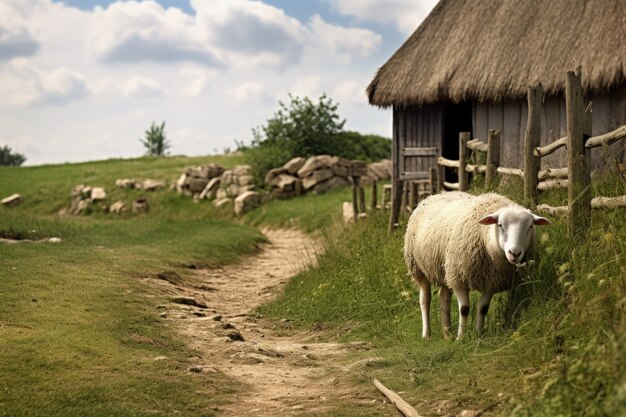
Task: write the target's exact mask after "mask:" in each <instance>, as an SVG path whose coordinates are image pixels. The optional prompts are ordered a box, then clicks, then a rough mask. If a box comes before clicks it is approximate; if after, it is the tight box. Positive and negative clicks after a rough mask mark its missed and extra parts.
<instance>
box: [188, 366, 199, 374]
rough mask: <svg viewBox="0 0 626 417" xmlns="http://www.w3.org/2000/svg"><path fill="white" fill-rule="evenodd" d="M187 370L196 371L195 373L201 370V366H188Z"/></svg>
mask: <svg viewBox="0 0 626 417" xmlns="http://www.w3.org/2000/svg"><path fill="white" fill-rule="evenodd" d="M188 371H189V372H193V373H196V374H199V373H200V372H202V367H201V366H190V367H189V369H188Z"/></svg>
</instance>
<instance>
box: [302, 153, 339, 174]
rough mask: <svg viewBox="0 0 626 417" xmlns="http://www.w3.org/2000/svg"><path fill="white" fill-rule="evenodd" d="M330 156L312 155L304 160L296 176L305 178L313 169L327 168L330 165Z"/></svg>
mask: <svg viewBox="0 0 626 417" xmlns="http://www.w3.org/2000/svg"><path fill="white" fill-rule="evenodd" d="M331 162H332V157H331V156H330V155H317V156H312V157H310V158H309V159H307V160H306V162H305V163H304V165H302V168H300V169H299V170H298V176H299V177H300V178H305V177H308V176H309V175H311V173H313V171H317V170H319V169H323V168H329V167H330V166H332V164H331Z"/></svg>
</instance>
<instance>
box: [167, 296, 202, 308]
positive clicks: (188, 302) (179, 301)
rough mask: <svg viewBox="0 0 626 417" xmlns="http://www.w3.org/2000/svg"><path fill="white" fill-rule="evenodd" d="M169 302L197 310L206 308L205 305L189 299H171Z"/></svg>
mask: <svg viewBox="0 0 626 417" xmlns="http://www.w3.org/2000/svg"><path fill="white" fill-rule="evenodd" d="M171 301H172V302H173V303H176V304H184V305H188V306H194V307H198V308H208V307H207V305H206V304H205V303H203V302H201V301H197V300H196V299H195V298H191V297H172V298H171Z"/></svg>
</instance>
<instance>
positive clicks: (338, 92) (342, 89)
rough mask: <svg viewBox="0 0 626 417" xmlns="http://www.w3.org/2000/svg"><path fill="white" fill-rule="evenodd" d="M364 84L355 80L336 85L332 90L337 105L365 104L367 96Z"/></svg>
mask: <svg viewBox="0 0 626 417" xmlns="http://www.w3.org/2000/svg"><path fill="white" fill-rule="evenodd" d="M365 85H366V83H365V82H359V81H356V80H348V81H344V82H342V83H340V84H338V85H337V86H336V87H335V89H334V90H333V97H334V98H336V99H337V100H338V101H339V103H342V104H343V103H345V104H365V105H366V104H367V95H366V94H365Z"/></svg>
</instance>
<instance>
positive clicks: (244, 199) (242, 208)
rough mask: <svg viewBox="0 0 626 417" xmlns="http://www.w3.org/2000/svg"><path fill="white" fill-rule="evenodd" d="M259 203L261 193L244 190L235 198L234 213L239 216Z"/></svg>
mask: <svg viewBox="0 0 626 417" xmlns="http://www.w3.org/2000/svg"><path fill="white" fill-rule="evenodd" d="M260 204H261V194H259V193H257V192H256V191H246V192H245V193H243V194H241V195H239V196H238V197H237V198H236V199H235V215H237V216H241V215H243V214H245V213H247V212H249V211H250V210H252V209H253V208H255V207H258V206H259V205H260Z"/></svg>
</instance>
